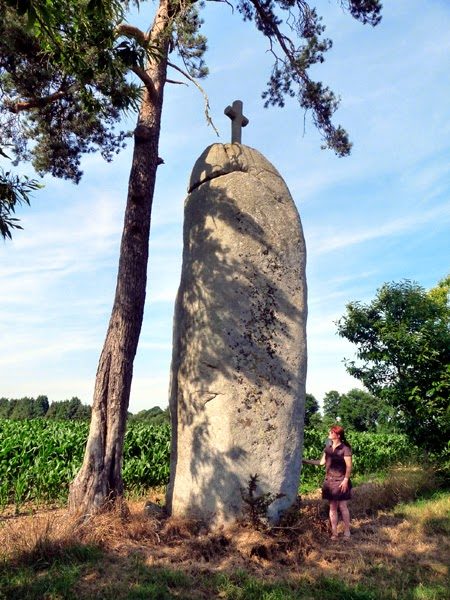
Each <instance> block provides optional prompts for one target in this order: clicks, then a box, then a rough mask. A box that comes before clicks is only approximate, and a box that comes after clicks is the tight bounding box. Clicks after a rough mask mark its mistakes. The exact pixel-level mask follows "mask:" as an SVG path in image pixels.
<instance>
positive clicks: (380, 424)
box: [305, 388, 397, 433]
mask: <svg viewBox="0 0 450 600" xmlns="http://www.w3.org/2000/svg"><path fill="white" fill-rule="evenodd" d="M394 415H395V411H394V410H393V409H392V407H391V406H389V404H388V403H387V402H386V401H385V400H383V399H381V398H377V397H376V396H373V395H372V394H370V393H369V392H366V391H364V390H360V389H356V388H355V389H352V390H350V391H349V392H347V393H346V394H340V393H339V392H337V391H336V390H331V391H330V392H327V393H326V394H325V396H324V398H323V404H322V411H320V409H319V403H318V401H317V400H316V398H315V397H314V396H313V395H312V394H306V401H305V428H307V429H327V428H328V427H330V426H331V425H333V424H334V423H339V424H341V425H342V426H343V427H344V428H347V429H350V430H352V431H368V432H373V433H375V432H377V433H395V432H397V427H396V425H395V419H394Z"/></svg>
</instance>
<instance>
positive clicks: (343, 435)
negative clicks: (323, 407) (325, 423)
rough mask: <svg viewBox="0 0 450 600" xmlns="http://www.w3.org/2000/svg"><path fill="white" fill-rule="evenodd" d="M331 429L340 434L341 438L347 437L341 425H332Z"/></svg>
mask: <svg viewBox="0 0 450 600" xmlns="http://www.w3.org/2000/svg"><path fill="white" fill-rule="evenodd" d="M330 431H332V432H333V433H335V434H336V435H338V436H339V439H341V440H342V438H345V430H344V428H343V427H341V426H340V425H332V426H331V427H330Z"/></svg>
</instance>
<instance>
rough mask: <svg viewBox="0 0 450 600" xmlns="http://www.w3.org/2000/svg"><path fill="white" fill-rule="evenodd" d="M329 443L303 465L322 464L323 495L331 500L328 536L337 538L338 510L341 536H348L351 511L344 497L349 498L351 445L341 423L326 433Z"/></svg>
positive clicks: (304, 461) (350, 486) (325, 498)
mask: <svg viewBox="0 0 450 600" xmlns="http://www.w3.org/2000/svg"><path fill="white" fill-rule="evenodd" d="M328 436H329V438H330V441H331V443H330V444H327V445H326V447H325V450H324V452H323V454H322V458H321V459H320V460H306V459H304V460H303V461H302V462H303V463H304V464H306V465H325V481H324V483H323V486H322V498H323V499H324V500H329V502H330V524H331V539H332V540H336V539H337V536H338V534H337V524H338V519H339V516H338V511H340V513H341V516H342V521H343V523H344V537H346V538H349V537H350V513H349V510H348V506H347V500H350V497H351V489H352V483H351V481H350V475H351V472H352V448H351V446H350V444H349V443H348V442H347V440H346V439H345V432H344V428H343V427H341V426H340V425H333V426H332V427H330V431H329V433H328Z"/></svg>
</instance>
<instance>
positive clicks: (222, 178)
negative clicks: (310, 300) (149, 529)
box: [168, 143, 306, 525]
mask: <svg viewBox="0 0 450 600" xmlns="http://www.w3.org/2000/svg"><path fill="white" fill-rule="evenodd" d="M305 254H306V253H305V243H304V238H303V233H302V227H301V223H300V218H299V215H298V212H297V209H296V207H295V204H294V202H293V200H292V198H291V195H290V193H289V190H288V188H287V186H286V184H285V183H284V181H283V179H282V177H281V176H280V174H279V173H278V171H277V170H276V169H275V168H274V167H273V166H272V165H271V164H270V162H268V161H267V160H266V159H265V158H264V156H262V154H260V153H259V152H258V151H257V150H254V149H252V148H249V147H248V146H244V145H242V144H239V143H233V144H213V145H212V146H210V147H209V148H207V149H206V150H205V151H204V152H203V154H202V155H201V156H200V158H199V159H198V160H197V162H196V164H195V166H194V169H193V171H192V175H191V179H190V184H189V195H188V197H187V200H186V205H185V223H184V252H183V267H182V275H181V283H180V287H179V291H178V297H177V302H176V307H175V319H174V337H173V358H172V374H171V391H170V410H171V414H172V454H171V481H170V485H169V489H168V508H169V511H170V512H171V514H173V515H178V516H186V517H193V518H199V519H203V520H205V521H207V522H209V523H211V524H213V525H221V524H228V523H231V522H233V521H234V520H235V519H236V518H238V517H239V516H240V515H241V514H242V508H243V507H242V504H243V501H242V497H241V491H240V490H241V488H244V489H246V488H247V484H248V481H249V479H250V475H254V474H255V473H257V474H258V479H259V485H260V491H261V493H263V492H271V493H273V494H283V497H281V498H280V499H279V500H276V501H275V502H274V503H273V504H272V505H271V506H270V507H269V515H268V516H269V518H270V519H271V520H272V521H276V520H277V519H278V517H279V515H280V514H281V512H282V511H283V510H285V509H286V508H288V507H289V506H290V505H291V504H292V503H293V501H294V500H295V498H296V496H297V486H298V480H299V474H300V464H301V449H302V444H303V413H304V397H305V378H306V281H305V260H306V256H305Z"/></svg>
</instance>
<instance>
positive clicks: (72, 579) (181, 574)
mask: <svg viewBox="0 0 450 600" xmlns="http://www.w3.org/2000/svg"><path fill="white" fill-rule="evenodd" d="M326 597H327V598H333V599H334V600H341V599H342V600H348V599H349V598H352V599H353V600H373V599H374V598H383V596H379V595H374V591H373V590H371V589H367V588H365V587H364V586H361V585H360V584H354V585H351V584H347V583H344V582H342V581H339V580H338V579H335V578H331V577H325V576H324V577H320V578H318V579H317V580H316V581H314V582H311V581H310V580H308V581H307V580H306V579H305V580H300V581H299V580H297V581H295V580H293V579H289V578H282V577H280V578H279V579H275V580H274V579H272V580H270V581H268V580H267V579H266V578H265V577H264V575H263V573H261V574H259V575H257V574H254V573H253V574H250V573H249V572H246V571H245V570H236V571H233V572H229V571H226V570H225V571H221V572H217V571H215V570H208V569H207V568H204V567H203V568H202V567H192V566H191V567H190V568H189V569H186V570H181V569H175V568H166V567H161V566H149V565H148V564H146V562H145V559H144V558H143V557H142V556H140V555H138V554H135V555H131V556H127V557H121V556H118V555H109V554H108V553H103V554H102V555H101V556H99V557H97V559H96V560H95V561H94V560H92V559H88V558H86V557H85V558H84V559H83V558H81V557H79V558H78V559H74V558H73V557H72V558H71V560H70V561H69V560H65V559H62V558H61V557H60V558H59V559H55V560H54V561H53V562H52V563H51V564H48V565H47V566H46V567H43V566H40V567H39V566H38V565H35V566H30V565H28V566H22V567H19V566H17V565H11V564H8V563H6V562H5V563H3V564H1V565H0V598H1V599H2V600H3V599H5V600H6V599H8V600H9V599H14V600H43V599H47V598H48V599H50V598H51V599H53V598H57V599H58V600H75V599H76V600H92V599H93V598H99V599H101V600H175V599H177V600H179V599H180V598H181V599H183V600H210V599H211V598H224V599H229V600H234V599H238V598H239V599H245V600H261V599H262V598H267V599H273V600H299V599H301V598H305V599H311V598H317V599H322V598H326Z"/></svg>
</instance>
